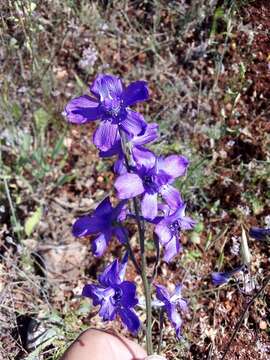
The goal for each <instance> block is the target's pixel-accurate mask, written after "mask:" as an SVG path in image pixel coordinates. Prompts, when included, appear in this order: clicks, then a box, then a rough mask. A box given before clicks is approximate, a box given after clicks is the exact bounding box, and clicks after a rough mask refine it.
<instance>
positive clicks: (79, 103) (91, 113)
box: [63, 95, 100, 124]
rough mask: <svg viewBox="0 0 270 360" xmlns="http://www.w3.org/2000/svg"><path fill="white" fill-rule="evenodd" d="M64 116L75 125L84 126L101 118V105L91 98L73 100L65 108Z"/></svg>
mask: <svg viewBox="0 0 270 360" xmlns="http://www.w3.org/2000/svg"><path fill="white" fill-rule="evenodd" d="M63 115H64V116H66V118H67V120H68V121H69V122H71V123H73V124H84V123H87V122H89V121H93V120H97V119H98V118H99V117H100V108H99V103H98V102H97V101H96V100H95V99H92V98H91V97H90V96H87V95H83V96H80V97H77V98H75V99H72V100H71V101H70V102H69V103H68V104H67V106H66V107H65V110H64V113H63Z"/></svg>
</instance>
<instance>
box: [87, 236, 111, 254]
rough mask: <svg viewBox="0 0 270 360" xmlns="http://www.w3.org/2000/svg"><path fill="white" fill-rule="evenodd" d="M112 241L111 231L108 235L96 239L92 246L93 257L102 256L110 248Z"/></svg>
mask: <svg viewBox="0 0 270 360" xmlns="http://www.w3.org/2000/svg"><path fill="white" fill-rule="evenodd" d="M110 239H111V232H110V231H107V232H106V233H102V234H100V235H99V236H98V237H97V238H96V239H94V240H93V241H92V244H91V249H92V253H93V255H94V256H97V257H100V256H102V255H103V254H104V252H105V250H106V249H107V247H108V244H109V241H110Z"/></svg>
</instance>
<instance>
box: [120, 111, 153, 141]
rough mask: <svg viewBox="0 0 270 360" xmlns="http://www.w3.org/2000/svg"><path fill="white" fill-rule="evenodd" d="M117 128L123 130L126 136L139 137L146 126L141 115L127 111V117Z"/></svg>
mask: <svg viewBox="0 0 270 360" xmlns="http://www.w3.org/2000/svg"><path fill="white" fill-rule="evenodd" d="M119 126H120V127H121V128H122V129H123V130H125V131H126V133H127V134H128V135H139V134H143V133H144V132H145V129H146V127H147V124H146V122H145V120H144V118H143V116H142V115H140V114H139V113H137V112H135V111H132V110H127V116H126V118H125V119H124V120H122V121H121V123H120V124H119Z"/></svg>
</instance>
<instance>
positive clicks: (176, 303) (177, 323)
mask: <svg viewBox="0 0 270 360" xmlns="http://www.w3.org/2000/svg"><path fill="white" fill-rule="evenodd" d="M155 286H156V296H157V299H158V300H159V301H160V302H161V305H162V306H163V307H164V310H165V311H166V313H167V316H168V318H169V320H170V321H171V323H172V325H173V326H174V328H175V331H176V336H177V337H178V338H180V330H181V325H182V319H181V317H180V315H179V312H178V310H180V311H187V302H186V301H185V300H184V299H182V295H181V290H182V286H181V285H177V286H176V287H175V291H174V292H173V293H172V294H171V295H170V294H169V292H168V290H167V289H166V288H165V287H164V286H162V285H155Z"/></svg>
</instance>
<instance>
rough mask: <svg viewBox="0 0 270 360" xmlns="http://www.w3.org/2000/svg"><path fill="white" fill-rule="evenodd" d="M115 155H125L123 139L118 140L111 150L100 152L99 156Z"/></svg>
mask: <svg viewBox="0 0 270 360" xmlns="http://www.w3.org/2000/svg"><path fill="white" fill-rule="evenodd" d="M114 155H118V156H120V155H123V150H122V146H121V140H117V141H116V143H115V144H114V145H113V146H112V147H111V148H110V149H109V150H107V151H100V152H99V156H100V157H102V158H107V157H111V156H114Z"/></svg>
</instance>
